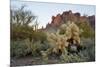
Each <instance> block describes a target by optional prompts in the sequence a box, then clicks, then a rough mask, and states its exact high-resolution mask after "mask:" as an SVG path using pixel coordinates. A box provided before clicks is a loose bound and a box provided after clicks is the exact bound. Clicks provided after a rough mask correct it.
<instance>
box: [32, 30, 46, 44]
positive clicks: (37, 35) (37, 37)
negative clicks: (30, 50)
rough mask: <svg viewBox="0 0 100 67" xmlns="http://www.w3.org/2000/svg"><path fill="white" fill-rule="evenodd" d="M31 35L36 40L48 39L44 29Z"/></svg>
mask: <svg viewBox="0 0 100 67" xmlns="http://www.w3.org/2000/svg"><path fill="white" fill-rule="evenodd" d="M31 37H32V39H33V40H34V41H41V42H42V43H43V42H44V41H46V40H47V39H46V38H47V36H46V33H45V32H42V31H37V32H35V31H34V32H33V33H32V36H31Z"/></svg>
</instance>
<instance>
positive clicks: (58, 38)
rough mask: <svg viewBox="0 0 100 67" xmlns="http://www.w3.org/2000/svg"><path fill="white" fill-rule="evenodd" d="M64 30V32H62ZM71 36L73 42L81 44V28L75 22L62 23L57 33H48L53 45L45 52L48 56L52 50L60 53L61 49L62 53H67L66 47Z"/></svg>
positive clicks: (48, 38)
mask: <svg viewBox="0 0 100 67" xmlns="http://www.w3.org/2000/svg"><path fill="white" fill-rule="evenodd" d="M62 30H63V33H62V34H61V32H62ZM71 38H72V39H73V43H75V44H76V43H78V44H80V37H79V28H78V26H77V25H76V24H75V23H74V22H68V23H67V24H62V25H61V27H60V28H59V29H58V30H57V32H56V33H47V40H48V41H49V43H50V46H51V47H50V48H49V49H48V50H47V51H46V52H45V53H46V57H47V56H48V55H49V54H50V53H52V52H55V53H58V51H59V50H60V51H61V52H62V55H66V54H67V50H66V47H68V45H69V42H67V40H68V39H71ZM42 53H43V52H42ZM43 56H44V54H43Z"/></svg>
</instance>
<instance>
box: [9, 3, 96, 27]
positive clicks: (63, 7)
mask: <svg viewBox="0 0 100 67" xmlns="http://www.w3.org/2000/svg"><path fill="white" fill-rule="evenodd" d="M22 5H26V7H25V9H26V10H30V11H32V13H33V14H34V15H36V16H37V17H38V23H39V28H40V27H42V26H44V27H45V26H46V24H47V23H48V22H49V23H50V22H51V17H52V16H56V15H57V14H58V13H60V14H62V12H64V11H69V10H72V12H73V13H75V12H79V13H81V15H84V14H86V15H89V16H90V15H95V6H94V5H76V4H66V3H43V2H32V1H31V2H25V1H11V8H14V9H15V8H20V7H21V6H22Z"/></svg>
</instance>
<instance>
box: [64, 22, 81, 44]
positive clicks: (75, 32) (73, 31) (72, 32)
mask: <svg viewBox="0 0 100 67" xmlns="http://www.w3.org/2000/svg"><path fill="white" fill-rule="evenodd" d="M65 34H66V36H67V38H68V39H71V38H72V39H73V43H75V44H78V45H79V44H80V37H79V35H80V30H79V27H78V26H77V25H76V24H75V23H74V22H69V23H68V26H67V27H66V33H65Z"/></svg>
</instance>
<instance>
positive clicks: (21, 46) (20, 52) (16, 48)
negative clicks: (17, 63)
mask: <svg viewBox="0 0 100 67" xmlns="http://www.w3.org/2000/svg"><path fill="white" fill-rule="evenodd" d="M29 53H31V51H30V49H29V48H28V47H27V46H26V43H25V41H11V56H12V57H22V56H26V55H27V54H29Z"/></svg>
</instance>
